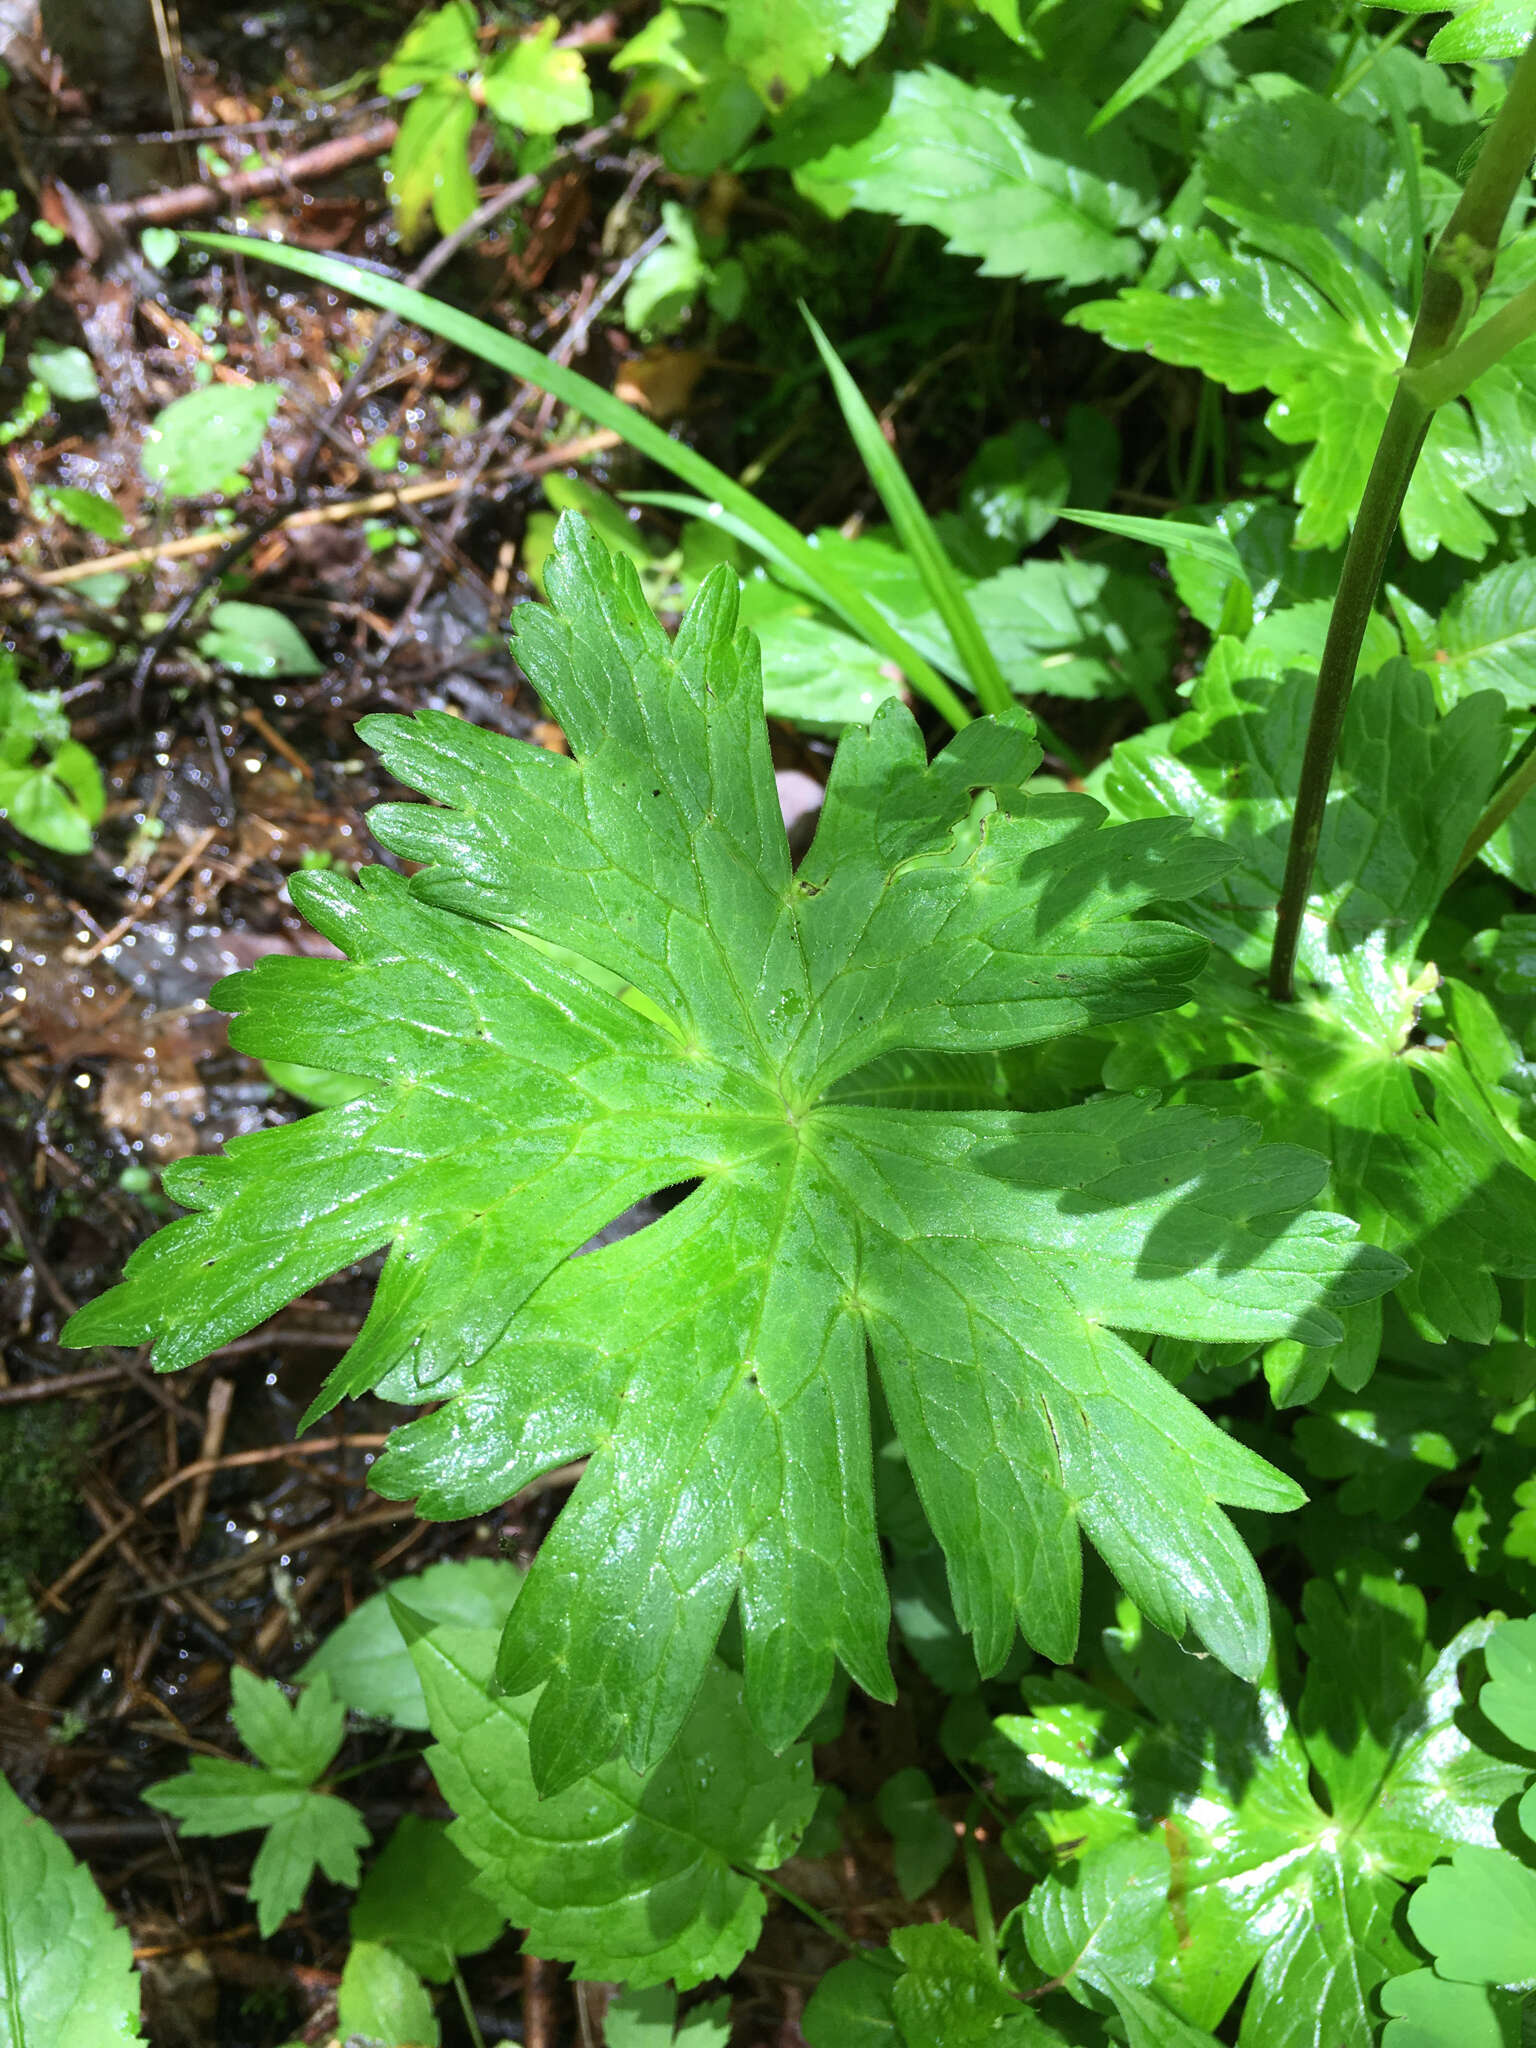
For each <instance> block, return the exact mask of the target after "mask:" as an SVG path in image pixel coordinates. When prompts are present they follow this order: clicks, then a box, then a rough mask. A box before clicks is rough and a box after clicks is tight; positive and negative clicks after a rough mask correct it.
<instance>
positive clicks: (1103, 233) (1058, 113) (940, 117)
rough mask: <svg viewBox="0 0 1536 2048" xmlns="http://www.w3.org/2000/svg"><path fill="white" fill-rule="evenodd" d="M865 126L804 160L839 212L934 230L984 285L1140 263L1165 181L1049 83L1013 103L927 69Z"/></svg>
mask: <svg viewBox="0 0 1536 2048" xmlns="http://www.w3.org/2000/svg"><path fill="white" fill-rule="evenodd" d="M869 92H870V100H869V109H868V116H867V119H866V123H865V126H866V132H865V133H863V134H861V135H859V136H858V137H857V138H856V139H854V140H851V141H846V142H837V143H835V144H834V145H833V147H832V148H831V149H829V150H824V151H823V150H820V149H818V152H817V154H815V155H814V156H812V157H810V158H809V159H807V160H804V161H802V162H800V164H799V165H798V167H797V169H796V171H795V182H796V184H797V185H798V186H799V187H800V189H801V190H802V191H803V192H805V193H807V194H808V195H809V196H810V197H812V198H814V199H815V200H816V201H817V203H818V204H819V205H821V206H823V207H825V208H826V210H827V211H828V212H829V213H832V214H834V215H842V214H844V213H846V212H847V211H848V210H849V208H850V207H855V206H859V207H865V208H867V209H868V210H869V211H871V212H873V213H891V214H894V215H895V216H896V218H897V219H898V220H902V221H906V222H907V223H908V224H909V225H910V226H914V227H930V228H936V229H937V230H938V232H939V233H940V234H941V235H942V236H943V237H944V240H945V242H946V243H947V244H948V246H949V247H950V248H951V249H952V250H953V251H954V252H955V254H956V255H959V256H974V257H977V258H979V259H980V262H981V270H982V275H983V276H984V277H1027V278H1033V279H1040V278H1061V279H1063V280H1064V281H1065V282H1066V283H1068V284H1096V283H1098V282H1099V281H1100V280H1101V279H1104V278H1118V277H1130V276H1132V275H1134V273H1135V272H1136V271H1137V270H1138V269H1140V267H1141V261H1142V251H1141V244H1140V243H1139V242H1138V240H1137V238H1136V235H1135V233H1134V230H1135V229H1136V228H1137V227H1138V226H1139V225H1140V224H1141V222H1142V221H1144V220H1145V219H1146V218H1147V216H1148V215H1149V214H1150V213H1151V211H1152V209H1153V206H1154V204H1155V197H1156V187H1155V182H1154V180H1153V178H1152V175H1151V170H1150V166H1149V165H1148V162H1147V159H1146V156H1145V153H1144V152H1143V151H1142V149H1141V147H1140V145H1139V144H1138V143H1136V142H1135V141H1133V140H1130V139H1129V138H1127V137H1125V136H1123V135H1121V133H1120V132H1119V130H1111V131H1110V132H1109V133H1108V134H1105V135H1095V136H1089V135H1088V134H1087V133H1086V130H1087V127H1088V122H1089V119H1090V116H1091V114H1092V108H1091V106H1090V104H1089V102H1088V101H1087V100H1085V99H1084V98H1083V97H1082V96H1081V95H1080V94H1079V93H1077V92H1076V91H1074V90H1073V88H1072V87H1070V86H1064V85H1061V84H1060V83H1059V81H1055V80H1052V79H1049V78H1048V77H1046V76H1045V75H1044V74H1043V73H1042V75H1041V80H1040V84H1039V87H1038V89H1037V90H1035V91H1033V92H1032V93H1030V94H1028V95H1026V96H1022V97H1016V96H1014V95H1011V94H1006V93H1002V92H994V91H992V90H991V88H990V87H987V86H983V85H969V84H967V83H966V82H965V80H964V79H961V78H957V77H955V75H954V74H953V72H949V71H941V70H940V69H938V68H937V66H930V67H929V68H928V69H927V70H924V71H906V72H901V73H898V75H897V76H896V77H895V78H894V79H893V80H891V81H890V82H889V87H888V93H889V97H888V99H887V97H886V93H887V87H886V85H885V83H884V82H881V83H880V84H879V85H875V86H871V87H870V88H869Z"/></svg>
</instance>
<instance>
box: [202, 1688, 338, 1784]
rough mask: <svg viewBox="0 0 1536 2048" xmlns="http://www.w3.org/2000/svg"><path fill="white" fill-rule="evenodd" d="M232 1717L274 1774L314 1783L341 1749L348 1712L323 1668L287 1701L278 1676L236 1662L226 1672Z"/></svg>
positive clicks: (244, 1739)
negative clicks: (263, 1675)
mask: <svg viewBox="0 0 1536 2048" xmlns="http://www.w3.org/2000/svg"><path fill="white" fill-rule="evenodd" d="M230 1718H231V1719H232V1720H233V1722H234V1724H235V1731H236V1733H237V1734H238V1735H239V1737H240V1740H241V1741H242V1742H243V1743H244V1744H245V1746H246V1748H247V1749H248V1750H249V1751H250V1752H251V1754H252V1756H254V1757H255V1758H256V1759H257V1761H258V1762H260V1763H261V1764H263V1765H265V1767H266V1768H267V1769H268V1770H269V1771H271V1772H272V1774H273V1776H274V1777H278V1778H287V1779H289V1780H290V1781H291V1782H292V1783H293V1784H295V1785H312V1784H313V1783H314V1782H315V1780H316V1779H317V1778H318V1777H320V1776H321V1775H322V1773H323V1772H324V1770H325V1768H326V1766H327V1765H328V1764H329V1763H330V1761H331V1759H332V1758H333V1757H334V1756H335V1754H336V1752H337V1750H338V1749H340V1747H341V1739H342V1736H343V1735H344V1734H345V1733H346V1725H347V1710H346V1707H345V1706H344V1705H343V1704H342V1702H341V1701H340V1700H338V1699H334V1698H333V1697H332V1694H331V1684H330V1680H329V1679H328V1678H327V1677H326V1676H325V1675H324V1673H323V1672H322V1673H321V1674H320V1675H319V1676H318V1677H317V1678H316V1679H315V1680H314V1681H313V1683H312V1684H309V1685H306V1686H304V1687H303V1688H301V1690H300V1691H299V1692H298V1693H297V1694H296V1695H295V1696H294V1698H293V1699H292V1700H290V1699H289V1698H288V1696H287V1694H286V1693H285V1692H284V1691H283V1688H282V1687H281V1686H280V1685H279V1684H278V1683H277V1681H276V1679H272V1678H258V1677H257V1676H256V1674H255V1672H254V1671H247V1670H246V1669H245V1667H244V1666H243V1665H240V1664H237V1665H236V1666H235V1668H234V1670H233V1671H232V1672H231V1673H230Z"/></svg>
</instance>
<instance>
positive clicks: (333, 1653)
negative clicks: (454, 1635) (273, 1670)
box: [298, 1557, 523, 1730]
mask: <svg viewBox="0 0 1536 2048" xmlns="http://www.w3.org/2000/svg"><path fill="white" fill-rule="evenodd" d="M522 1578H523V1575H522V1573H521V1572H520V1571H519V1570H518V1568H517V1566H516V1565H514V1564H509V1563H507V1562H506V1561H505V1560H504V1559H502V1558H494V1557H466V1558H462V1559H447V1560H445V1561H444V1562H443V1563H441V1564H429V1565H428V1566H427V1568H426V1570H425V1571H424V1572H419V1573H418V1574H417V1575H416V1577H414V1578H409V1579H397V1580H395V1582H394V1586H393V1590H394V1591H395V1592H396V1593H397V1594H399V1596H400V1598H401V1599H403V1600H404V1601H405V1602H406V1603H407V1605H408V1606H409V1607H410V1609H411V1611H412V1612H413V1613H414V1614H417V1615H420V1616H422V1617H423V1618H424V1619H425V1620H427V1621H430V1622H443V1623H451V1624H454V1625H456V1626H458V1627H462V1628H493V1629H498V1630H499V1629H500V1628H501V1627H502V1625H503V1624H504V1622H505V1621H506V1618H507V1616H508V1615H509V1614H510V1613H511V1612H512V1603H513V1601H514V1600H515V1599H516V1598H517V1592H518V1587H519V1586H520V1585H521V1584H522ZM298 1675H299V1680H300V1683H301V1684H305V1685H312V1684H313V1683H314V1682H315V1680H316V1679H318V1678H319V1677H321V1676H325V1677H327V1678H329V1680H330V1682H331V1686H332V1688H333V1690H334V1691H335V1693H336V1696H337V1698H338V1699H340V1700H341V1701H343V1702H344V1704H345V1705H346V1706H348V1707H350V1708H351V1710H352V1712H353V1713H354V1714H368V1715H370V1716H371V1717H372V1718H373V1719H374V1720H378V1721H390V1722H393V1724H394V1725H395V1727H397V1728H413V1729H423V1730H424V1729H425V1728H426V1726H427V1703H426V1701H425V1699H424V1698H423V1697H422V1691H421V1680H420V1679H419V1678H418V1677H417V1675H416V1666H415V1665H414V1663H412V1661H411V1653H410V1651H409V1649H408V1648H407V1647H406V1643H405V1638H404V1637H403V1636H402V1635H401V1633H400V1630H399V1626H398V1625H397V1623H396V1621H395V1617H394V1615H393V1613H392V1612H391V1611H390V1605H389V1595H388V1594H387V1593H374V1594H372V1595H371V1596H370V1597H369V1598H368V1599H366V1600H364V1601H363V1602H361V1604H360V1605H359V1606H357V1607H355V1608H354V1609H353V1611H352V1612H351V1613H350V1614H349V1615H348V1616H347V1618H346V1620H345V1621H344V1622H342V1624H341V1625H340V1627H339V1628H336V1629H333V1630H332V1631H331V1633H330V1635H328V1636H327V1637H326V1639H325V1641H324V1642H323V1643H322V1644H321V1645H320V1647H319V1649H318V1650H316V1652H315V1654H314V1655H313V1656H312V1657H311V1658H310V1660H309V1662H308V1663H307V1664H306V1665H305V1666H304V1667H303V1669H302V1670H301V1671H300V1672H299V1674H298Z"/></svg>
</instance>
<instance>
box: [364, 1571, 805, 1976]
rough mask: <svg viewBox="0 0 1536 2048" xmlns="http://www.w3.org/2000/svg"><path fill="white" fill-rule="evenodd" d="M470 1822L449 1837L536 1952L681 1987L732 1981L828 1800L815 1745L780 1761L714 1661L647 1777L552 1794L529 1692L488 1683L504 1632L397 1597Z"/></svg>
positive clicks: (593, 1970) (448, 1788) (443, 1775)
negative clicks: (776, 1883) (770, 1893)
mask: <svg viewBox="0 0 1536 2048" xmlns="http://www.w3.org/2000/svg"><path fill="white" fill-rule="evenodd" d="M396 1611H397V1614H398V1615H399V1617H400V1622H401V1626H402V1628H403V1630H404V1631H405V1633H406V1634H407V1636H409V1637H410V1638H411V1655H412V1657H413V1658H414V1659H415V1662H416V1668H417V1671H418V1672H419V1673H420V1675H421V1683H422V1690H423V1691H424V1693H425V1694H426V1699H427V1711H428V1713H429V1714H430V1716H431V1721H432V1733H433V1735H434V1736H435V1737H436V1739H437V1746H436V1747H435V1748H434V1749H432V1750H430V1751H429V1752H428V1758H429V1761H430V1763H431V1765H432V1770H433V1773H434V1775H435V1776H436V1778H437V1781H438V1784H439V1785H440V1786H441V1787H442V1791H443V1795H444V1797H445V1798H446V1799H447V1800H448V1801H449V1803H450V1805H452V1807H453V1809H454V1811H455V1812H456V1813H457V1814H458V1816H459V1818H458V1819H457V1820H456V1821H454V1822H453V1824H452V1826H451V1827H450V1829H449V1840H450V1841H451V1842H452V1843H454V1844H455V1846H456V1847H457V1848H458V1849H459V1850H460V1851H461V1852H462V1853H463V1855H464V1856H465V1857H467V1858H468V1859H469V1861H470V1862H472V1863H473V1864H474V1865H475V1866H476V1868H477V1870H478V1872H479V1876H478V1881H477V1882H478V1888H479V1890H480V1891H481V1892H482V1893H483V1894H484V1896H485V1897H486V1898H488V1899H490V1900H493V1901H494V1902H495V1904H496V1906H497V1907H498V1908H499V1909H500V1911H501V1912H502V1913H503V1914H504V1915H505V1917H506V1918H507V1919H508V1920H509V1921H510V1922H511V1923H512V1925H513V1926H514V1927H522V1928H526V1929H527V1936H528V1947H529V1950H530V1952H531V1953H533V1954H535V1955H542V1956H550V1957H553V1958H555V1959H557V1960H559V1961H564V1962H568V1963H570V1964H571V1966H572V1968H573V1970H574V1972H575V1974H576V1975H577V1976H578V1977H611V1978H617V1979H619V1980H620V1981H622V1982H624V1983H628V1984H634V1985H648V1984H661V1983H665V1982H666V1981H667V1980H668V1979H669V1978H672V1979H675V1980H676V1982H677V1983H678V1985H679V1986H680V1987H681V1988H683V1989H687V1988H688V1987H689V1986H690V1985H693V1984H698V1983H702V1982H703V1981H704V1979H705V1978H708V1977H715V1976H728V1975H729V1974H730V1972H731V1971H732V1970H734V1969H735V1967H736V1965H737V1964H738V1963H739V1962H740V1961H741V1958H742V1957H743V1956H744V1955H745V1954H746V1952H747V1950H748V1949H749V1948H751V1946H752V1944H753V1942H754V1941H755V1940H756V1939H757V1933H758V1929H759V1928H760V1927H761V1925H762V1920H763V1911H764V1906H763V1895H762V1889H761V1887H760V1886H759V1885H758V1884H757V1883H756V1881H755V1880H754V1879H753V1877H752V1876H751V1875H750V1874H749V1873H750V1872H751V1871H753V1870H756V1869H765V1870H771V1869H773V1868H774V1867H775V1866H776V1865H777V1864H780V1863H782V1862H783V1861H784V1860H785V1858H786V1857H788V1856H789V1855H790V1854H791V1853H792V1852H793V1850H794V1846H795V1844H796V1843H797V1842H798V1840H799V1838H800V1835H801V1834H802V1832H803V1831H804V1828H805V1825H806V1823H807V1821H809V1819H810V1817H811V1813H812V1811H813V1809H814V1807H815V1804H816V1787H815V1785H814V1784H813V1782H812V1779H811V1759H810V1752H809V1750H808V1749H805V1748H795V1749H792V1750H791V1751H790V1752H789V1754H787V1755H785V1756H781V1757H776V1756H773V1755H771V1754H770V1753H769V1751H768V1750H767V1749H766V1748H765V1747H764V1746H763V1743H762V1741H761V1740H760V1738H759V1737H758V1736H757V1734H756V1733H755V1731H754V1730H753V1728H752V1725H751V1722H750V1720H749V1719H748V1717H747V1712H746V1708H745V1705H744V1704H743V1701H742V1696H741V1681H740V1679H739V1678H738V1677H737V1676H736V1674H735V1673H734V1672H731V1671H727V1670H726V1668H725V1666H724V1665H722V1664H720V1663H718V1662H713V1661H712V1662H711V1665H710V1668H709V1669H708V1671H707V1672H706V1673H705V1677H704V1683H703V1686H702V1688H701V1691H700V1694H699V1699H698V1705H697V1708H696V1710H695V1713H694V1716H693V1719H692V1720H691V1721H690V1722H689V1723H688V1725H687V1730H686V1733H685V1736H684V1739H683V1740H682V1741H681V1742H679V1744H678V1745H677V1747H676V1749H674V1750H673V1752H672V1754H671V1755H670V1756H668V1757H666V1758H665V1759H664V1760H663V1761H662V1762H661V1763H660V1764H659V1765H657V1767H656V1768H655V1769H654V1770H653V1771H651V1772H649V1773H647V1774H646V1775H645V1776H644V1777H641V1776H640V1775H639V1774H638V1773H636V1772H635V1771H632V1770H631V1769H630V1768H629V1766H628V1765H627V1764H625V1763H622V1762H620V1761H619V1760H618V1759H617V1758H613V1759H610V1760H609V1761H608V1762H607V1763H604V1764H602V1765H600V1766H599V1767H598V1769H597V1770H596V1771H594V1772H593V1773H591V1775H590V1776H586V1777H582V1778H580V1779H578V1780H575V1781H573V1782H572V1783H571V1784H570V1785H568V1786H566V1787H565V1788H564V1790H563V1791H561V1792H559V1793H556V1794H554V1795H553V1796H552V1797H550V1798H548V1799H542V1798H540V1796H539V1793H538V1790H537V1788H536V1787H535V1784H534V1780H533V1774H532V1771H531V1769H530V1765H529V1744H528V1723H529V1719H530V1717H531V1716H532V1714H533V1713H534V1712H535V1711H536V1702H535V1701H534V1700H533V1699H530V1698H526V1697H525V1698H522V1699H509V1698H507V1697H506V1696H504V1695H497V1694H495V1693H494V1692H493V1690H492V1672H493V1670H494V1667H495V1662H496V1633H495V1631H494V1630H492V1629H462V1628H433V1629H425V1628H423V1629H421V1630H420V1631H419V1632H418V1626H417V1624H416V1622H415V1620H414V1618H413V1617H412V1616H411V1615H410V1613H409V1610H408V1609H406V1608H405V1607H404V1604H403V1603H400V1604H399V1605H398V1606H397V1609H396Z"/></svg>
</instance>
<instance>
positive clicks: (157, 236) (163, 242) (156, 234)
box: [139, 227, 181, 270]
mask: <svg viewBox="0 0 1536 2048" xmlns="http://www.w3.org/2000/svg"><path fill="white" fill-rule="evenodd" d="M139 247H140V249H141V250H142V251H143V252H144V261H145V262H146V263H147V264H148V265H149V266H150V268H151V269H152V270H168V269H169V268H170V266H171V264H172V262H173V261H174V260H175V257H176V252H177V250H178V249H179V248H180V247H181V237H180V235H178V234H177V232H176V230H175V229H174V228H154V227H151V228H145V229H144V231H143V232H142V234H140V236H139Z"/></svg>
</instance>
